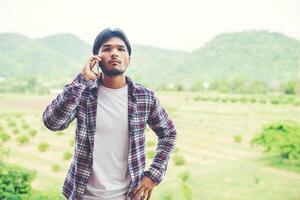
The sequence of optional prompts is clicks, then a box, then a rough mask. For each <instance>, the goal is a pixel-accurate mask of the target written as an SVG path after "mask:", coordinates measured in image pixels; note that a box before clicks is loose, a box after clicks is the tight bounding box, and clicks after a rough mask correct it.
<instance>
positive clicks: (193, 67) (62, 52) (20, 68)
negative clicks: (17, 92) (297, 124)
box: [0, 31, 300, 86]
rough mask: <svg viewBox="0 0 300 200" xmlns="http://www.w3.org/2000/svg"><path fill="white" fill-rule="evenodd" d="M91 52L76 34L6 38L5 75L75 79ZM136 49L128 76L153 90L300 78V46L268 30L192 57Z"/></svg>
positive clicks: (232, 36)
mask: <svg viewBox="0 0 300 200" xmlns="http://www.w3.org/2000/svg"><path fill="white" fill-rule="evenodd" d="M91 48H92V46H91V45H88V44H86V43H85V42H83V41H82V40H80V39H79V38H78V37H77V36H75V35H72V34H58V35H52V36H49V37H45V38H40V39H35V40H34V39H30V38H28V37H26V36H23V35H20V34H14V33H2V34H0V75H1V76H5V77H10V76H14V77H16V76H20V77H22V76H27V75H33V76H41V77H44V79H48V80H53V79H54V80H55V79H56V78H57V77H60V78H63V77H69V78H70V77H73V76H74V75H75V74H77V73H78V72H80V71H81V69H82V67H83V64H84V63H85V62H86V60H87V59H88V57H89V55H90V54H91ZM132 49H133V53H132V59H131V64H130V67H129V69H128V74H129V75H130V76H132V77H133V78H134V79H135V80H138V81H140V82H143V83H146V84H148V85H153V86H154V85H156V86H158V85H165V84H176V83H183V84H189V85H190V84H192V83H194V82H197V81H199V80H204V81H211V80H213V79H224V80H228V79H235V78H237V77H238V78H243V79H246V80H261V81H265V82H267V83H271V84H277V85H278V84H279V83H281V82H284V81H289V80H295V79H297V75H298V71H299V68H298V66H299V60H300V42H299V41H298V40H296V39H293V38H291V37H288V36H286V35H283V34H280V33H271V32H268V31H245V32H238V33H224V34H221V35H217V36H216V37H215V38H213V39H212V40H211V41H209V42H207V43H206V44H205V45H203V46H202V47H200V48H199V49H196V50H195V51H193V52H191V53H188V52H183V51H174V50H167V49H160V48H155V47H151V46H142V45H133V47H132Z"/></svg>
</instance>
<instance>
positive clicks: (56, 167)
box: [52, 164, 61, 172]
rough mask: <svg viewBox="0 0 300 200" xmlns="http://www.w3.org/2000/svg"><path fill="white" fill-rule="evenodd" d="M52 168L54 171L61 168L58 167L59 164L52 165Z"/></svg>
mask: <svg viewBox="0 0 300 200" xmlns="http://www.w3.org/2000/svg"><path fill="white" fill-rule="evenodd" d="M52 170H53V171H54V172H58V171H60V170H61V168H60V166H59V165H57V164H56V165H52Z"/></svg>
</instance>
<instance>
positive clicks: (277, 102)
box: [271, 98, 280, 105]
mask: <svg viewBox="0 0 300 200" xmlns="http://www.w3.org/2000/svg"><path fill="white" fill-rule="evenodd" d="M279 103H280V100H279V99H278V98H272V99H271V104H274V105H277V104H279Z"/></svg>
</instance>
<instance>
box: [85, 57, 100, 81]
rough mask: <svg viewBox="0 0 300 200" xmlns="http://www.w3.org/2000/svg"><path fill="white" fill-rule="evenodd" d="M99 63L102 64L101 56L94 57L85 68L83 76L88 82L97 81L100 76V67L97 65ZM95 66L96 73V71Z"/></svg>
mask: <svg viewBox="0 0 300 200" xmlns="http://www.w3.org/2000/svg"><path fill="white" fill-rule="evenodd" d="M97 62H101V58H100V55H93V56H91V57H90V59H89V60H88V62H87V64H86V65H85V66H84V68H83V70H82V75H83V76H84V78H85V79H86V80H96V79H97V78H98V77H99V76H100V73H99V68H98V65H96V63H97ZM95 66H96V71H95V70H94V68H95Z"/></svg>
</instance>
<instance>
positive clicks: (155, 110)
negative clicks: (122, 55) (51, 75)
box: [42, 73, 176, 200]
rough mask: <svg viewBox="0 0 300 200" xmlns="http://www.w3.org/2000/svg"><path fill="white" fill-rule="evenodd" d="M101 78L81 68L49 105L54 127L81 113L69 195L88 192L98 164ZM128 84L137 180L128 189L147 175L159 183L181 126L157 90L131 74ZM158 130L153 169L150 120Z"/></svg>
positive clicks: (49, 123) (46, 117) (47, 115)
mask: <svg viewBox="0 0 300 200" xmlns="http://www.w3.org/2000/svg"><path fill="white" fill-rule="evenodd" d="M100 80H101V79H97V80H94V81H93V80H89V81H88V80H86V79H85V78H84V77H83V75H82V74H81V73H80V74H78V75H77V76H76V78H75V79H74V80H73V81H72V82H71V83H70V84H67V85H65V87H64V89H63V92H61V93H60V94H59V95H58V96H57V97H56V98H55V99H54V100H53V101H52V102H51V103H50V104H49V105H48V106H47V107H46V109H45V110H44V112H43V116H42V119H43V123H44V125H45V126H46V127H47V128H48V129H50V130H52V131H59V130H64V129H66V128H67V127H68V126H69V124H70V123H71V122H72V121H73V120H74V119H75V118H77V126H76V131H75V134H76V135H75V150H74V157H73V161H72V163H71V166H70V168H69V171H68V173H67V176H66V178H65V181H64V185H63V195H64V196H65V197H66V198H67V199H71V200H75V199H76V200H80V199H82V195H83V194H84V190H85V188H86V184H87V182H88V178H89V176H90V173H91V169H92V165H93V148H94V135H95V128H96V111H97V98H98V87H99V84H102V83H101V81H100ZM126 82H127V84H128V126H129V155H128V167H129V171H130V175H131V183H130V187H129V190H128V192H127V194H126V196H127V198H126V199H127V200H128V199H131V198H132V196H133V192H132V190H133V189H134V188H136V187H138V186H139V184H140V182H141V180H142V178H143V176H144V175H145V176H148V177H149V178H151V179H152V180H153V181H154V182H155V183H156V184H159V183H160V182H161V180H162V178H163V176H164V175H165V172H166V170H167V164H168V161H169V158H170V154H171V152H172V150H173V149H174V145H175V140H176V129H175V127H174V125H173V122H172V121H171V119H170V118H169V117H168V114H167V113H166V111H165V110H164V108H163V107H162V106H161V104H160V102H159V100H158V99H157V97H156V96H155V95H154V93H153V91H151V90H149V89H146V88H145V87H143V86H142V85H140V84H137V83H133V82H132V81H131V79H130V78H129V77H127V76H126ZM147 124H148V125H149V127H150V128H151V129H152V130H153V131H154V132H155V133H156V135H157V138H158V144H157V148H156V155H155V157H154V159H153V162H152V164H151V165H150V167H149V169H148V170H147V171H144V169H145V161H146V158H145V129H146V125H147Z"/></svg>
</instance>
